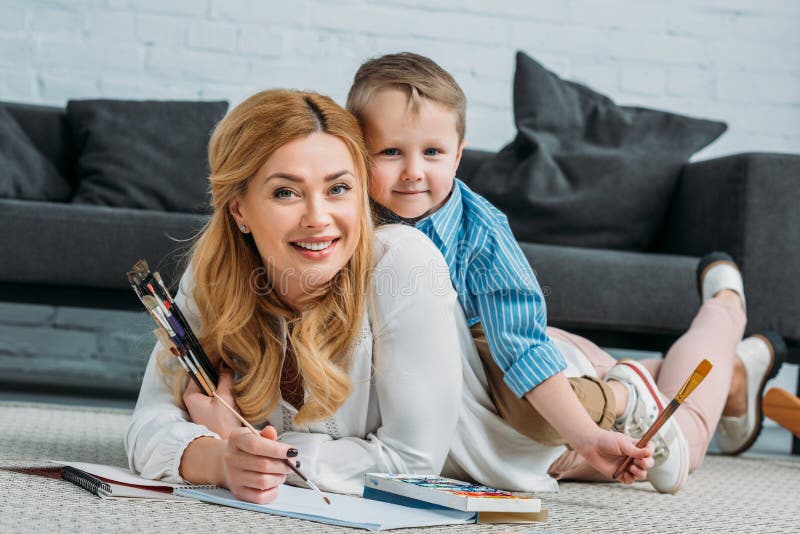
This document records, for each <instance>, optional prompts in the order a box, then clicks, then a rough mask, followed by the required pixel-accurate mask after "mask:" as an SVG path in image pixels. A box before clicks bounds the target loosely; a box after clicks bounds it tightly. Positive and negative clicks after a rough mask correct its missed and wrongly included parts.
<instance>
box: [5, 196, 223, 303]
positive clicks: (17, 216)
mask: <svg viewBox="0 0 800 534" xmlns="http://www.w3.org/2000/svg"><path fill="white" fill-rule="evenodd" d="M206 220H207V216H204V215H193V214H184V213H181V214H178V213H164V212H158V211H149V210H135V209H121V208H108V207H103V206H81V205H75V204H54V203H46V202H31V201H20V200H0V228H3V232H0V250H2V251H3V252H2V254H0V282H4V283H23V284H46V285H54V286H77V287H81V286H84V287H92V288H103V289H126V288H128V289H129V288H130V286H129V285H128V279H127V277H126V273H127V272H128V271H129V270H130V268H131V266H132V265H133V264H134V263H135V262H136V261H137V260H139V259H141V258H145V259H146V260H147V261H148V262H149V263H150V267H151V269H153V270H160V271H161V274H162V275H163V276H164V277H165V279H166V281H167V282H172V281H173V280H176V278H175V276H176V275H177V274H178V272H179V270H180V265H179V264H180V261H179V259H180V255H181V253H182V252H185V251H188V248H189V247H190V246H191V243H190V242H189V241H176V240H175V239H182V240H186V239H187V238H190V237H191V236H192V235H194V233H195V232H197V231H198V230H200V229H201V228H202V226H203V224H205V222H206Z"/></svg>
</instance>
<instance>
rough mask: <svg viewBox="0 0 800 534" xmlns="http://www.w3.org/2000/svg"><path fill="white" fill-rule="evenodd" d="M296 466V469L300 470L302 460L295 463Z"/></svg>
mask: <svg viewBox="0 0 800 534" xmlns="http://www.w3.org/2000/svg"><path fill="white" fill-rule="evenodd" d="M294 466H295V467H296V468H298V469H300V460H297V461H296V462H295V463H294Z"/></svg>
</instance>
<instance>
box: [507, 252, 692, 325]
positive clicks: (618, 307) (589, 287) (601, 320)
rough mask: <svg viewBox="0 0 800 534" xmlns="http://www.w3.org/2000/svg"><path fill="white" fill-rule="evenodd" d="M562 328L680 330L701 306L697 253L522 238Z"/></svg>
mask: <svg viewBox="0 0 800 534" xmlns="http://www.w3.org/2000/svg"><path fill="white" fill-rule="evenodd" d="M521 246H522V251H523V252H524V253H525V256H526V257H527V258H528V261H529V262H530V263H531V266H532V267H533V269H534V271H535V272H536V276H537V278H538V279H539V283H540V284H541V286H542V290H543V291H544V293H545V298H546V302H547V315H548V322H549V323H550V324H552V325H554V326H559V327H561V328H565V329H567V330H569V329H571V328H572V329H577V330H594V331H609V330H611V331H615V332H635V333H641V334H656V335H666V336H673V335H680V334H682V333H683V332H684V331H685V330H686V329H687V328H688V327H689V324H690V323H691V321H692V319H693V318H694V316H695V314H696V313H697V310H698V309H699V306H700V298H699V297H698V295H697V288H696V286H695V278H694V276H695V269H696V267H697V261H698V259H697V258H692V257H688V256H672V255H667V254H646V253H635V252H623V251H614V250H597V249H594V250H592V249H585V248H577V247H565V246H559V245H543V244H532V243H522V244H521Z"/></svg>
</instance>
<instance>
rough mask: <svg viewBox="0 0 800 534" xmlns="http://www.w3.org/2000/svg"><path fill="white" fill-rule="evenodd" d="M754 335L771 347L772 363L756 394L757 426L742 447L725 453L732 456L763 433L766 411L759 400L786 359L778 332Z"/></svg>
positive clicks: (744, 448) (747, 446)
mask: <svg viewBox="0 0 800 534" xmlns="http://www.w3.org/2000/svg"><path fill="white" fill-rule="evenodd" d="M753 337H757V338H759V339H761V340H762V341H763V342H764V343H766V344H767V346H768V347H769V355H770V364H769V367H768V368H767V369H768V371H767V372H766V373H764V377H763V378H762V379H761V384H759V386H758V394H757V395H756V426H755V427H754V428H753V432H752V433H751V434H750V437H748V438H747V440H746V441H745V442H744V443H742V445H741V447H739V448H738V449H735V450H733V451H727V452H724V453H723V454H727V455H730V456H735V455H737V454H741V453H743V452H744V451H746V450H747V449H749V448H750V447H752V446H753V443H755V442H756V440H757V439H758V436H760V435H761V431H762V430H763V429H764V411H763V409H762V404H763V402H759V401H761V399H763V398H764V387H765V386H766V385H767V382H768V381H769V380H771V379H773V378H775V377H776V376H777V375H778V371H780V369H781V366H782V365H783V362H784V360H785V359H786V343H785V342H784V341H783V338H782V337H781V336H780V335H779V334H778V333H777V332H772V331H768V332H762V333H760V334H753Z"/></svg>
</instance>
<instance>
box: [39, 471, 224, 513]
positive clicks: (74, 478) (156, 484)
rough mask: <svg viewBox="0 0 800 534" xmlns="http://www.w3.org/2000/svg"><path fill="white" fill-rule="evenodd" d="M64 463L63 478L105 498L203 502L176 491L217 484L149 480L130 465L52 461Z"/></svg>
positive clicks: (209, 487)
mask: <svg viewBox="0 0 800 534" xmlns="http://www.w3.org/2000/svg"><path fill="white" fill-rule="evenodd" d="M53 463H56V464H59V465H61V466H62V467H61V478H63V479H64V480H67V481H69V482H72V483H73V484H75V485H76V486H80V487H81V488H83V489H85V490H86V491H89V492H91V493H93V494H95V495H97V496H98V497H101V498H103V499H149V500H156V501H182V502H193V503H197V502H200V501H198V500H197V499H192V498H189V497H185V496H181V495H176V494H175V493H174V491H175V490H177V489H181V488H191V489H212V488H215V487H216V486H198V485H180V484H170V483H169V482H163V481H160V480H149V479H146V478H142V477H140V476H138V475H135V474H133V473H132V472H131V471H129V470H127V469H122V468H119V467H112V466H109V465H100V464H90V463H85V462H61V461H53Z"/></svg>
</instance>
